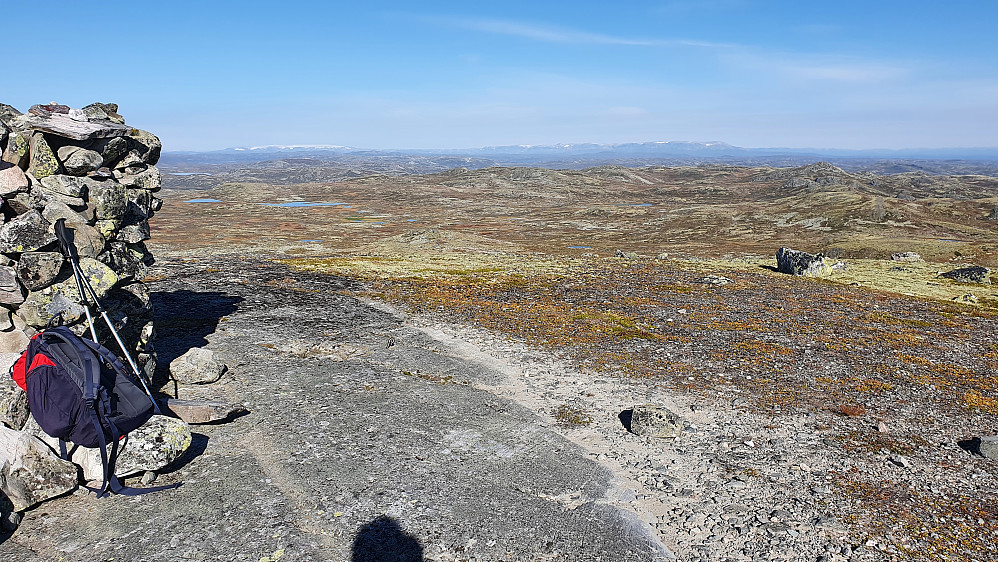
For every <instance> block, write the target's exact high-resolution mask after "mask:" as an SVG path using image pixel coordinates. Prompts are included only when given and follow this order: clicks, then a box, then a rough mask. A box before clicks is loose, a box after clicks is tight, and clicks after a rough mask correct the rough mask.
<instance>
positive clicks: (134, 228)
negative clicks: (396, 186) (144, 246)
mask: <svg viewBox="0 0 998 562" xmlns="http://www.w3.org/2000/svg"><path fill="white" fill-rule="evenodd" d="M149 238H150V234H149V223H148V222H147V221H140V222H138V223H136V224H128V225H125V226H123V227H121V228H120V229H119V230H118V234H117V235H116V236H115V239H116V240H120V241H122V242H126V243H128V244H137V243H139V242H142V241H144V240H148V239H149Z"/></svg>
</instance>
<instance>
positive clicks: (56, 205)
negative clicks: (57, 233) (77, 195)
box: [42, 201, 107, 258]
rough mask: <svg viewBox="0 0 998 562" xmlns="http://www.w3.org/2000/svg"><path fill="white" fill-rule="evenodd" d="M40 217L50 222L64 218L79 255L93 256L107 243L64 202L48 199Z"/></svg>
mask: <svg viewBox="0 0 998 562" xmlns="http://www.w3.org/2000/svg"><path fill="white" fill-rule="evenodd" d="M42 217H43V218H44V219H45V220H47V221H49V222H50V223H52V224H55V221H57V220H59V219H65V220H66V227H67V229H68V230H70V231H72V236H73V244H74V245H75V246H76V251H77V253H78V254H79V255H80V256H81V257H85V258H94V257H97V256H98V255H100V253H101V252H103V251H104V247H105V245H106V244H107V240H106V239H105V238H104V236H103V235H102V234H101V233H100V232H98V231H97V229H95V228H94V227H92V226H90V225H89V224H87V223H86V222H85V219H84V217H82V216H81V215H79V214H78V213H76V212H75V211H73V209H72V208H70V207H69V206H68V205H66V204H65V203H63V202H61V201H49V202H48V203H46V205H45V208H44V209H43V210H42Z"/></svg>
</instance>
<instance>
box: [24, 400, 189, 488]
mask: <svg viewBox="0 0 998 562" xmlns="http://www.w3.org/2000/svg"><path fill="white" fill-rule="evenodd" d="M42 439H44V440H45V442H46V443H49V444H50V445H51V444H52V441H53V439H51V438H48V439H45V438H44V437H43V438H42ZM55 446H56V447H58V441H55ZM190 446H191V428H190V426H189V425H187V423H186V422H184V421H182V420H178V419H176V418H170V417H166V416H153V417H151V418H149V421H147V422H146V423H144V424H142V426H141V427H139V428H138V429H136V430H134V431H132V432H131V433H129V434H128V437H126V438H125V440H124V442H123V443H122V447H121V449H120V452H119V455H118V462H117V465H116V467H115V471H114V473H115V474H116V475H117V476H118V477H119V478H124V477H125V476H128V475H131V474H136V473H138V472H145V471H147V470H159V469H161V468H163V467H165V466H167V465H168V464H170V463H171V462H173V461H175V460H177V459H178V458H180V456H181V455H183V454H184V452H185V451H187V448H188V447H190ZM70 460H71V461H72V462H73V463H75V464H77V465H79V466H80V467H81V468H83V478H84V479H85V480H91V481H92V480H100V479H101V478H102V477H103V471H104V468H103V465H102V464H101V458H100V450H99V449H92V448H84V447H78V448H76V450H75V451H73V453H72V455H71V456H70Z"/></svg>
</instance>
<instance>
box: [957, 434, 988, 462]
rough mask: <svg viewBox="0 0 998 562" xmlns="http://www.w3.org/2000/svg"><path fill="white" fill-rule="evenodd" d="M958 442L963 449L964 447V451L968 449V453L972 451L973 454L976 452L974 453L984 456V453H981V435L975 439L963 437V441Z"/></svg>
mask: <svg viewBox="0 0 998 562" xmlns="http://www.w3.org/2000/svg"><path fill="white" fill-rule="evenodd" d="M956 444H957V445H959V447H960V448H961V449H963V450H964V451H967V452H968V453H971V454H974V455H977V456H980V457H983V456H984V455H982V454H981V438H980V437H974V438H973V439H963V440H961V441H957V442H956Z"/></svg>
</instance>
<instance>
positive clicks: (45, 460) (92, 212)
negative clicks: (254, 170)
mask: <svg viewBox="0 0 998 562" xmlns="http://www.w3.org/2000/svg"><path fill="white" fill-rule="evenodd" d="M161 148H162V145H161V144H160V141H159V139H158V138H156V136H155V135H152V134H150V133H148V132H146V131H143V130H140V129H135V128H132V127H130V126H127V125H126V124H125V120H124V119H123V118H122V117H121V115H118V106H117V105H115V104H103V103H94V104H91V105H88V106H86V107H84V108H82V109H71V108H69V107H67V106H65V105H60V104H57V103H54V102H53V103H50V104H46V105H35V106H32V107H31V108H30V109H29V110H28V112H27V113H24V114H22V113H21V112H19V111H18V110H16V109H15V108H13V107H11V106H9V105H5V104H0V150H2V160H0V201H2V205H0V211H2V213H3V214H2V225H0V358H2V359H3V360H4V361H6V362H5V363H3V368H4V370H6V368H7V366H9V365H11V364H12V363H13V362H14V360H15V359H16V358H17V357H18V355H19V354H20V353H21V352H22V351H24V349H25V348H27V345H28V341H29V338H30V337H31V336H32V335H34V334H35V333H37V332H38V331H39V330H42V329H44V328H45V327H46V326H47V325H48V324H49V322H50V320H52V319H53V318H57V317H59V318H61V321H62V323H64V324H66V325H69V326H70V327H71V329H73V330H74V331H75V332H77V333H78V334H83V333H85V332H88V331H89V327H88V326H87V322H86V315H85V311H84V308H83V306H82V300H81V297H80V294H79V291H78V289H77V285H76V281H75V279H74V278H73V273H72V268H71V267H70V265H69V263H68V262H67V261H66V260H65V259H64V258H63V256H62V254H61V253H60V252H59V249H58V242H57V240H56V237H55V233H54V227H53V225H54V224H55V222H56V221H57V220H58V219H65V221H66V226H67V228H68V229H69V230H71V231H72V232H73V238H74V241H75V245H76V247H77V249H78V251H79V256H80V266H81V269H82V271H83V273H84V275H85V276H86V277H87V279H88V281H89V282H90V284H91V285H92V286H93V288H94V290H95V292H96V293H97V295H98V297H99V298H100V300H101V304H102V305H104V307H105V308H106V310H107V312H108V315H109V317H110V318H111V320H112V321H113V322H114V323H115V326H116V327H117V329H118V332H119V333H120V335H121V337H122V338H123V340H124V341H125V343H126V347H128V348H129V352H130V354H131V355H132V356H133V357H134V358H136V360H137V362H138V364H139V366H140V369H141V370H142V371H144V373H145V375H146V377H147V378H148V379H149V380H151V379H152V376H153V374H154V373H155V370H156V355H155V351H154V349H153V344H152V340H153V334H154V332H153V324H152V302H151V299H150V295H149V290H148V289H147V288H146V286H145V284H144V283H143V282H142V278H143V277H144V275H145V271H146V268H147V267H148V266H149V265H151V264H152V260H153V258H152V255H151V254H150V253H149V251H148V250H147V249H146V247H145V244H144V241H145V240H148V239H149V222H148V221H149V218H150V217H151V216H152V215H153V213H154V212H155V211H157V210H158V209H159V208H160V206H161V204H162V200H160V199H159V198H157V197H156V192H157V191H159V189H160V187H161V185H162V176H161V175H160V172H159V170H158V169H157V168H156V162H157V160H158V159H159V155H160V150H161ZM95 314H96V313H95ZM95 324H96V326H97V328H98V331H97V335H98V339H99V340H100V341H101V342H102V343H104V344H105V346H106V347H108V348H109V349H111V350H112V351H115V352H118V351H119V350H118V349H117V348H116V344H115V343H114V342H113V340H111V341H109V340H110V338H109V333H108V331H107V327H106V326H103V322H102V321H101V320H100V318H99V316H98V317H96V318H95ZM2 378H3V379H4V381H3V382H2V383H0V422H2V425H0V491H2V492H3V495H0V512H3V513H4V515H3V518H2V520H0V523H2V524H3V526H5V527H6V529H5V530H10V528H11V526H12V525H13V524H15V523H16V521H13V518H12V516H11V515H10V513H11V512H14V513H15V514H16V513H17V512H20V511H22V510H24V509H26V508H28V507H31V506H32V505H34V504H36V503H38V502H39V501H42V500H44V499H47V498H49V497H53V496H56V495H60V494H63V493H65V492H67V491H69V490H72V489H75V488H76V485H77V472H78V468H77V466H79V467H82V473H83V475H84V478H87V479H92V478H93V477H94V476H96V475H97V474H99V469H100V461H99V458H97V459H96V463H97V464H96V469H95V468H94V462H95V459H94V453H96V451H95V450H92V449H88V450H84V451H81V452H79V453H74V457H73V458H71V460H72V461H73V463H75V465H74V464H72V463H69V462H66V461H62V460H61V459H59V458H58V457H57V456H56V455H54V453H53V451H52V449H51V445H52V440H51V439H50V438H48V439H47V436H45V435H44V433H42V432H41V430H40V428H38V427H37V424H34V420H32V419H30V417H29V415H28V404H27V401H26V398H25V395H24V393H23V392H22V391H21V390H20V389H19V388H17V387H16V386H15V385H14V384H13V382H12V381H11V380H10V377H8V376H4V377H2ZM190 438H191V436H190V430H189V428H188V427H187V426H186V424H184V422H182V421H179V420H174V419H173V418H166V417H163V416H155V417H154V419H153V420H152V421H151V422H150V423H149V424H146V426H143V428H142V430H141V431H140V432H138V433H137V435H136V436H134V437H133V436H132V435H130V436H129V439H131V440H137V441H141V440H143V439H146V440H151V441H153V442H164V441H166V442H169V443H170V446H169V447H166V449H169V450H164V448H163V447H157V448H156V451H155V454H153V455H151V456H152V457H155V458H149V457H150V456H149V455H145V456H143V455H140V454H139V452H140V451H139V449H141V447H134V446H133V447H127V445H126V447H125V448H124V449H123V450H122V456H121V458H120V460H119V466H121V465H122V464H123V463H124V464H125V465H128V466H127V467H126V469H125V471H126V472H127V471H129V470H131V472H135V471H152V470H156V469H158V468H160V467H162V466H163V465H164V464H166V463H168V462H170V461H171V460H173V459H174V458H176V456H178V455H179V454H181V453H182V452H183V451H184V450H185V449H186V448H187V446H188V445H189V444H190ZM129 449H131V450H132V452H131V453H129ZM129 457H131V458H132V460H131V461H129V460H128V458H129ZM95 471H96V472H95ZM117 473H118V474H119V476H123V475H124V474H123V471H122V470H118V471H117ZM147 476H148V475H147ZM147 479H148V478H147Z"/></svg>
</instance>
